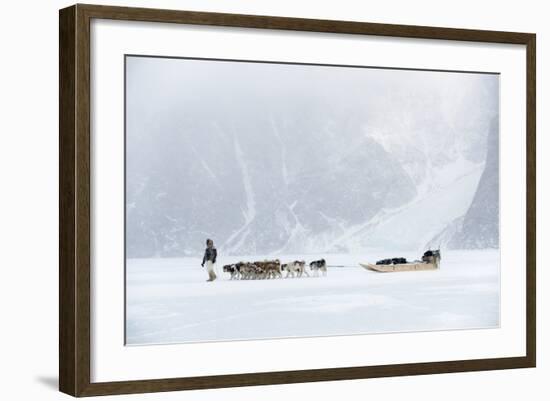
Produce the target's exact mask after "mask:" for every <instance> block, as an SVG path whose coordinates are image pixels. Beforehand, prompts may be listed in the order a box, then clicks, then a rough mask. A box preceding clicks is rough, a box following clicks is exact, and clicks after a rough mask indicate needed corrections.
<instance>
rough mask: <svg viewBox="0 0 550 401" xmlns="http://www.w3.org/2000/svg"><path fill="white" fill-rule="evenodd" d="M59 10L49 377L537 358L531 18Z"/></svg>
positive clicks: (225, 380)
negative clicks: (422, 22) (459, 25)
mask: <svg viewBox="0 0 550 401" xmlns="http://www.w3.org/2000/svg"><path fill="white" fill-rule="evenodd" d="M59 21H60V304H59V308H60V328H59V330H60V343H59V350H60V382H59V386H60V390H61V391H63V392H65V393H68V394H71V395H73V396H92V395H105V394H122V393H141V392H154V391H172V390H185V389H201V388H219V387H231V386H247V385H262V384H279V383H296V382H311V381H323V380H343V379H361V378H373V377H387V376H398V375H418V374H431V373H442V372H463V371H478V370H489V369H509V368H525V367H534V366H535V361H536V346H535V344H536V337H535V333H536V319H535V299H536V295H535V284H536V279H535V275H536V267H535V251H536V238H535V207H536V204H535V170H536V168H535V35H534V34H531V33H512V32H495V31H480V30H467V29H451V28H435V27H419V26H403V25H386V24H372V23H365V22H351V21H329V20H310V19H297V18H284V17H267V16H254V15H237V14H220V13H203V12H189V11H171V10H154V9H138V8H123V7H109V6H95V5H75V6H72V7H69V8H66V9H63V10H61V11H60V20H59Z"/></svg>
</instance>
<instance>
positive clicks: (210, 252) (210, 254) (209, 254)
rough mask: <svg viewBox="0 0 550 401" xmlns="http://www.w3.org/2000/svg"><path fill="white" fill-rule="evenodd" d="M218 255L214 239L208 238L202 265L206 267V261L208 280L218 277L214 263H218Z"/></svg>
mask: <svg viewBox="0 0 550 401" xmlns="http://www.w3.org/2000/svg"><path fill="white" fill-rule="evenodd" d="M217 256H218V251H216V248H214V241H212V240H211V239H210V238H208V239H207V240H206V249H205V251H204V256H203V258H202V263H201V266H202V267H204V264H205V263H206V270H208V280H206V281H214V280H215V279H216V273H215V272H214V264H215V263H216V257H217Z"/></svg>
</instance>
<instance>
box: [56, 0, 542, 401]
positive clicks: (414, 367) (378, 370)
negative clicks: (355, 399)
mask: <svg viewBox="0 0 550 401" xmlns="http://www.w3.org/2000/svg"><path fill="white" fill-rule="evenodd" d="M94 18H99V19H110V20H127V21H147V22H165V23H180V24H194V25H211V26H225V27H241V28H260V29H279V30H290V31H310V32H327V33H342V34H357V35H375V36H391V37H400V38H422V39H440V40H456V41H473V42H488V43H505V44H506V43H508V44H519V45H525V46H526V54H527V58H526V71H527V82H526V88H527V93H526V99H527V108H526V110H527V119H526V133H527V135H526V141H527V177H526V182H527V193H526V202H527V216H526V221H527V226H526V235H527V242H526V255H527V259H526V261H525V266H526V296H527V298H526V327H525V332H526V356H523V357H511V358H510V357H508V358H493V359H475V360H460V361H440V362H430V363H407V364H397V365H380V366H364V367H347V368H328V369H314V370H298V371H279V372H258V373H247V374H230V375H220V376H201V377H187V378H186V377H181V378H167V379H155V380H135V381H120V382H99V383H92V382H91V380H90V363H91V351H90V340H91V336H90V303H91V302H90V296H91V293H90V174H91V170H90V22H91V20H92V19H94ZM535 43H536V36H535V34H532V33H513V32H496V31H482V30H467V29H451V28H435V27H421V26H405V25H387V24H373V23H364V22H350V21H330V20H313V19H301V18H283V17H268V16H255V15H237V14H221V13H203V12H191V11H171V10H156V9H142V8H126V7H111V6H96V5H81V4H78V5H74V6H72V7H68V8H65V9H62V10H60V14H59V96H60V101H59V130H60V137H59V152H60V164H59V228H60V233H59V389H60V391H62V392H64V393H67V394H70V395H73V396H94V395H106V394H123V393H144V392H155V391H173V390H189V389H206V388H220V387H235V386H251V385H264V384H282V383H297V382H315V381H325V380H348V379H363V378H374V377H389V376H402V375H421V374H433V373H448V372H466V371H481V370H494V369H511V368H527V367H535V364H536V210H535V207H536V183H535V181H536V164H535V163H536V162H535V159H536V149H535V145H536V138H535V120H536V105H535V98H536V93H535V73H536V69H535V68H536V61H535V46H536V44H535Z"/></svg>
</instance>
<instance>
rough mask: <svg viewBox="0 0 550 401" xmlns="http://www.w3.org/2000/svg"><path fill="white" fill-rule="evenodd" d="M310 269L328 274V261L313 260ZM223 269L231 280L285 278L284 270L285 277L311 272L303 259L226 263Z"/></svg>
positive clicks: (314, 273) (304, 274)
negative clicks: (282, 261)
mask: <svg viewBox="0 0 550 401" xmlns="http://www.w3.org/2000/svg"><path fill="white" fill-rule="evenodd" d="M309 269H310V270H311V271H312V275H313V276H319V272H321V273H322V274H323V276H326V275H327V263H326V261H325V259H320V260H315V261H313V262H311V263H310V264H309ZM223 271H224V272H225V273H229V274H230V275H231V280H264V279H272V278H283V273H284V272H286V275H285V278H293V277H302V276H307V277H309V273H308V272H307V270H306V262H305V261H303V260H295V261H293V262H290V263H285V264H281V261H280V260H279V259H275V260H264V261H256V262H252V263H251V262H238V263H235V264H232V265H225V266H224V267H223Z"/></svg>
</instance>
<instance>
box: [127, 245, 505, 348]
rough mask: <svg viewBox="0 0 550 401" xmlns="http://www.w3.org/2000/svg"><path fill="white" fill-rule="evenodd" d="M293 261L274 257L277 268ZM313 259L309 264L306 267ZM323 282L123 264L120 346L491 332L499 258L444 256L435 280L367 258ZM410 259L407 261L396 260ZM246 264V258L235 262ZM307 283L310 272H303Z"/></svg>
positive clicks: (333, 259) (177, 261)
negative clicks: (386, 269)
mask: <svg viewBox="0 0 550 401" xmlns="http://www.w3.org/2000/svg"><path fill="white" fill-rule="evenodd" d="M298 256H300V255H288V256H279V257H280V258H281V260H282V261H286V260H294V259H296V258H297V257H298ZM317 256H319V255H308V257H307V260H308V261H309V260H314V259H316V257H317ZM324 256H325V258H326V260H327V263H328V264H329V266H330V265H339V266H346V267H329V269H328V276H327V277H322V276H321V277H302V278H293V279H292V278H289V279H273V280H243V281H237V280H234V281H230V280H229V275H228V274H224V273H222V272H221V266H222V265H223V264H226V263H232V262H236V261H237V260H239V258H229V257H225V258H224V257H221V258H220V260H219V261H218V263H217V265H218V266H217V268H218V270H219V271H220V272H219V273H220V274H219V279H218V280H216V281H215V282H213V283H207V282H206V281H205V280H206V278H207V276H206V273H205V270H204V268H202V267H201V266H200V260H199V259H198V258H172V259H169V258H156V259H129V260H128V262H127V304H126V307H127V309H126V313H127V322H126V342H127V344H128V345H137V344H158V343H184V342H202V341H229V340H246V339H267V338H286V337H310V336H333V335H349V334H365V333H388V332H406V331H426V330H452V329H478V328H495V327H498V326H499V318H500V310H499V307H500V303H499V299H500V298H499V286H500V281H499V251H498V250H466V251H445V252H443V255H442V263H441V268H440V269H439V270H436V271H418V272H400V273H375V272H370V271H367V270H365V269H363V268H361V267H359V266H358V265H357V263H358V262H359V261H371V262H372V261H374V260H375V259H376V258H377V257H378V256H391V255H387V254H386V255H380V254H379V253H375V254H361V255H354V254H347V255H337V254H335V255H324ZM401 256H405V257H407V258H408V259H414V258H416V257H418V255H415V254H402V255H401ZM242 259H245V257H242ZM310 274H311V273H310Z"/></svg>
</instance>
